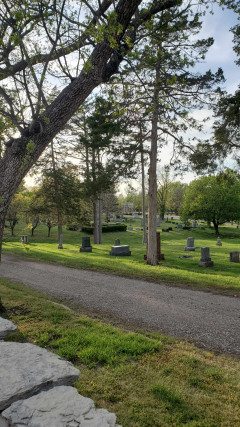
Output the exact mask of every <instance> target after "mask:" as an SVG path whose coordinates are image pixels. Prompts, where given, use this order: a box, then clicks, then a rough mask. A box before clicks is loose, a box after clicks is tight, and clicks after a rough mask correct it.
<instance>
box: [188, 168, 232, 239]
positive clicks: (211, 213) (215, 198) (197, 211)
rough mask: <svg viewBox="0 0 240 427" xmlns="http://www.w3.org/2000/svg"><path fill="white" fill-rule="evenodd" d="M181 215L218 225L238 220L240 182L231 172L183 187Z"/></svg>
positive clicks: (215, 226)
mask: <svg viewBox="0 0 240 427" xmlns="http://www.w3.org/2000/svg"><path fill="white" fill-rule="evenodd" d="M181 215H182V217H183V218H184V219H189V218H191V219H195V220H197V219H201V220H204V221H207V222H209V223H211V222H212V223H213V225H214V228H215V231H216V233H218V226H219V225H220V224H223V223H224V222H226V221H233V220H239V219H240V179H239V176H238V175H237V174H235V173H233V172H232V171H230V170H227V171H226V172H224V173H221V174H219V175H217V176H209V177H202V178H199V179H196V180H194V181H192V182H191V183H190V184H189V186H188V187H187V188H186V190H185V193H184V199H183V207H182V210H181Z"/></svg>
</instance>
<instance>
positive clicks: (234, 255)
mask: <svg viewBox="0 0 240 427" xmlns="http://www.w3.org/2000/svg"><path fill="white" fill-rule="evenodd" d="M230 262H239V252H238V251H234V252H230Z"/></svg>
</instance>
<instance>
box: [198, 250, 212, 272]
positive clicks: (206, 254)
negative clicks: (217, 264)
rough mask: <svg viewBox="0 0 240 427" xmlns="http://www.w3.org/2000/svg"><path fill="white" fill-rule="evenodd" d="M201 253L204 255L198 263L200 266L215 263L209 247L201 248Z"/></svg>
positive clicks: (210, 265)
mask: <svg viewBox="0 0 240 427" xmlns="http://www.w3.org/2000/svg"><path fill="white" fill-rule="evenodd" d="M201 255H202V257H201V259H200V262H199V263H198V265H199V267H212V266H213V265H214V264H213V261H212V260H211V258H210V249H209V248H208V247H206V248H201Z"/></svg>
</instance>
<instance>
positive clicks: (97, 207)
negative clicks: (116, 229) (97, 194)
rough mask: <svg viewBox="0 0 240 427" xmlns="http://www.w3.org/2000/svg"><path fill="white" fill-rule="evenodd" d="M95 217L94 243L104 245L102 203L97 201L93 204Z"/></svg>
mask: <svg viewBox="0 0 240 427" xmlns="http://www.w3.org/2000/svg"><path fill="white" fill-rule="evenodd" d="M93 217H94V233H93V234H94V243H95V244H96V245H99V244H101V243H102V201H101V200H100V199H97V200H96V201H94V203H93Z"/></svg>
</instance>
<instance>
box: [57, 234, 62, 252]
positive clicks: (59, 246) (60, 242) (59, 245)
mask: <svg viewBox="0 0 240 427" xmlns="http://www.w3.org/2000/svg"><path fill="white" fill-rule="evenodd" d="M58 249H63V235H62V234H60V236H59V243H58Z"/></svg>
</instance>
